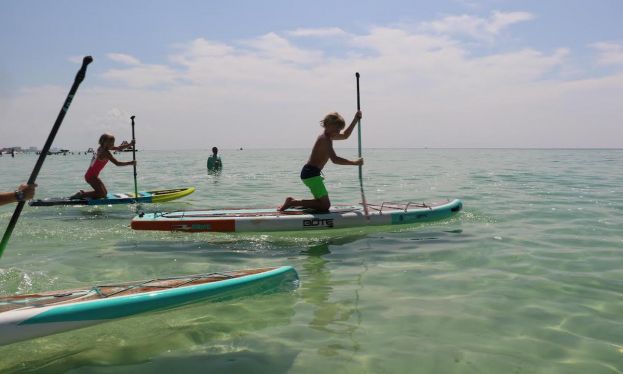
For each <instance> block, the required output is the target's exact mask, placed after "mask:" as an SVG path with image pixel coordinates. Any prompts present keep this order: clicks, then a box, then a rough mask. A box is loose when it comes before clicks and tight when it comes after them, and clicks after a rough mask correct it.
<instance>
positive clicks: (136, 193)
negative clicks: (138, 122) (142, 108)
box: [130, 116, 138, 209]
mask: <svg viewBox="0 0 623 374" xmlns="http://www.w3.org/2000/svg"><path fill="white" fill-rule="evenodd" d="M134 117H136V116H132V117H130V119H131V120H132V143H133V144H132V160H133V161H134V203H135V204H136V203H138V185H137V184H136V138H135V137H134ZM137 209H138V208H137Z"/></svg>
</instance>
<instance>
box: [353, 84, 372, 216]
mask: <svg viewBox="0 0 623 374" xmlns="http://www.w3.org/2000/svg"><path fill="white" fill-rule="evenodd" d="M355 77H356V78H357V111H360V110H361V99H360V95H359V73H355ZM357 137H358V149H359V158H361V118H360V119H359V123H358V125H357ZM359 187H360V189H361V203H362V204H363V212H364V213H365V215H366V218H368V219H370V215H369V213H368V204H367V202H366V195H365V193H364V192H363V165H359Z"/></svg>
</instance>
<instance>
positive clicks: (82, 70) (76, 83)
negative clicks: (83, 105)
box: [0, 56, 93, 257]
mask: <svg viewBox="0 0 623 374" xmlns="http://www.w3.org/2000/svg"><path fill="white" fill-rule="evenodd" d="M91 62H93V57H91V56H86V57H85V58H84V59H82V66H81V67H80V70H78V73H77V74H76V78H75V79H74V84H73V85H72V86H71V89H70V90H69V94H67V98H66V99H65V103H64V104H63V107H62V108H61V111H60V113H59V114H58V117H56V122H54V126H52V131H50V135H48V140H46V142H45V145H44V146H43V149H42V150H41V153H40V154H39V159H37V163H36V164H35V168H34V169H33V170H32V173H30V178H28V184H34V183H35V180H36V179H37V175H39V170H41V166H43V161H45V157H46V156H47V155H48V152H49V151H50V147H51V146H52V142H53V141H54V138H55V137H56V133H57V132H58V129H59V128H60V127H61V123H63V118H65V114H66V113H67V111H68V110H69V106H70V105H71V101H72V100H73V98H74V95H76V91H77V90H78V86H80V83H82V81H83V80H84V77H85V75H86V73H87V66H88V65H89V64H90V63H91ZM23 208H24V201H20V202H19V203H18V204H17V206H16V207H15V211H14V212H13V216H12V217H11V221H10V222H9V226H8V227H7V229H6V231H5V232H4V236H3V237H2V242H0V257H2V253H4V249H5V248H6V245H7V243H8V242H9V239H10V238H11V234H12V233H13V229H14V228H15V225H16V224H17V220H18V218H19V215H20V214H21V213H22V209H23Z"/></svg>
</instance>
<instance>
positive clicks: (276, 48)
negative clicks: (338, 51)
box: [244, 32, 322, 64]
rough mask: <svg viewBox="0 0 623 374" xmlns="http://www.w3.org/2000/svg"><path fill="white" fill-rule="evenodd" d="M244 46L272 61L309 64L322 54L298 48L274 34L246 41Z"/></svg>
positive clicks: (318, 58)
mask: <svg viewBox="0 0 623 374" xmlns="http://www.w3.org/2000/svg"><path fill="white" fill-rule="evenodd" d="M244 44H246V45H247V46H249V47H251V48H252V49H255V50H256V51H257V53H259V54H261V55H262V56H264V57H267V58H270V59H274V60H281V61H289V62H295V63H301V64H309V63H315V62H318V61H319V60H320V59H321V58H322V52H320V51H312V50H305V49H302V48H298V47H296V46H295V45H293V44H292V43H290V41H289V40H288V39H286V38H284V37H281V36H279V35H277V34H276V33H274V32H271V33H268V34H265V35H262V36H260V37H258V38H255V39H252V40H248V41H246V42H245V43H244Z"/></svg>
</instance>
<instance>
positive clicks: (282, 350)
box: [0, 145, 623, 374]
mask: <svg viewBox="0 0 623 374" xmlns="http://www.w3.org/2000/svg"><path fill="white" fill-rule="evenodd" d="M210 147H211V145H210ZM207 148H209V147H207ZM308 152H309V150H306V149H286V150H284V149H279V150H253V149H245V150H243V151H241V150H221V152H220V153H221V154H222V158H223V163H224V170H223V172H222V174H221V175H219V176H212V175H207V173H206V166H205V163H206V159H207V156H208V155H209V152H208V151H143V152H138V153H137V157H138V160H139V166H138V173H139V181H138V182H139V189H142V190H149V189H157V188H173V187H179V186H195V187H197V192H195V193H194V194H192V195H190V196H188V197H186V198H184V199H181V200H179V201H175V202H171V203H163V204H156V205H144V206H143V208H144V210H146V211H162V210H175V209H199V208H219V207H243V206H248V207H262V206H277V205H280V204H281V203H282V202H283V200H284V199H285V197H286V196H289V195H292V196H300V197H306V196H308V195H309V193H308V191H306V189H305V186H304V185H303V184H302V183H301V182H300V181H299V179H298V173H299V170H300V167H301V166H302V164H303V163H304V161H305V160H306V157H307V155H308ZM338 154H340V155H343V156H345V157H347V158H354V157H355V154H356V150H353V149H342V150H338ZM364 157H365V161H366V164H365V166H364V176H365V183H364V186H365V192H366V198H367V200H368V201H370V202H381V201H418V202H420V201H436V200H440V199H445V198H461V199H462V200H463V202H464V210H463V211H462V212H461V213H460V214H458V215H456V216H454V217H453V218H451V219H448V220H443V221H438V222H431V223H426V224H420V225H410V226H400V227H397V228H396V227H383V228H374V229H372V228H363V229H353V230H341V231H339V232H316V233H313V234H312V233H289V234H270V235H266V234H245V235H240V234H209V233H200V234H184V233H168V232H134V231H132V230H131V229H130V228H129V222H130V220H131V218H132V217H133V215H134V209H135V208H134V207H132V206H113V207H108V206H104V207H93V208H91V207H81V208H76V207H40V208H32V207H28V206H27V207H25V209H24V211H23V213H22V217H21V218H20V221H19V223H18V225H17V227H16V229H15V231H14V233H13V236H12V238H11V241H10V242H9V246H8V247H7V249H6V251H5V254H4V256H3V257H2V258H1V259H0V294H15V293H17V292H20V293H24V292H37V291H44V290H53V289H64V288H69V287H74V286H85V285H92V284H94V283H99V282H106V283H110V282H115V281H128V280H139V279H148V278H152V277H160V276H168V275H179V274H188V273H200V272H211V271H220V270H233V269H243V268H252V267H261V266H277V265H292V266H294V267H295V268H296V269H297V271H298V273H299V276H300V279H301V284H300V287H299V288H298V289H297V290H295V291H293V292H289V293H279V294H272V295H265V296H253V297H247V298H242V299H236V300H231V301H226V302H221V303H199V304H194V305H191V306H188V307H184V308H181V309H176V310H172V311H166V312H160V313H151V314H145V315H141V316H136V317H132V318H127V319H122V320H118V321H113V322H108V323H105V324H100V325H96V326H93V327H88V328H85V329H81V330H75V331H70V332H66V333H62V334H57V335H52V336H48V337H43V338H39V339H34V340H30V341H26V342H21V343H16V344H12V345H8V346H4V347H0V372H3V373H5V372H30V371H42V372H70V373H87V372H88V373H113V372H115V373H119V372H121V373H170V372H174V371H175V372H209V373H217V372H225V371H226V372H228V373H249V372H253V373H319V372H329V373H450V372H452V373H582V374H585V373H621V372H623V319H622V316H623V270H622V269H623V167H622V166H623V150H503V149H397V150H389V149H371V150H364ZM119 158H122V159H130V158H131V153H126V154H123V155H119ZM35 161H36V156H34V155H16V157H15V158H14V159H12V158H11V157H7V156H6V155H5V156H2V157H1V158H0V175H2V178H1V182H0V190H12V189H14V188H15V186H16V185H17V184H19V183H20V182H22V181H25V180H26V179H27V178H28V175H29V174H30V172H31V170H32V167H33V166H34V163H35ZM88 162H89V157H88V156H86V155H68V156H49V157H48V158H47V160H46V162H45V164H44V166H43V169H42V170H41V173H40V175H39V178H38V180H37V182H38V184H39V188H38V190H37V197H50V196H67V195H69V194H72V193H74V192H75V191H77V190H78V189H80V188H83V189H84V188H85V187H88V186H87V185H86V184H85V183H84V182H83V180H82V175H83V173H84V171H85V169H86V167H87V165H88ZM325 177H326V182H327V187H328V189H329V191H330V195H331V197H332V201H333V202H334V203H353V202H355V203H356V202H359V201H360V194H359V183H358V179H357V168H356V167H348V166H336V165H329V166H328V167H327V168H326V169H325ZM102 178H103V180H104V181H105V182H106V185H107V186H108V189H109V190H110V191H114V192H127V191H132V190H133V181H132V168H131V167H115V166H114V165H108V166H107V167H106V168H105V169H104V172H103V174H102ZM13 208H14V207H13V206H4V207H0V223H1V224H2V228H1V229H2V230H3V229H4V227H5V226H6V224H8V221H9V219H10V216H11V214H12V212H13Z"/></svg>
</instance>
